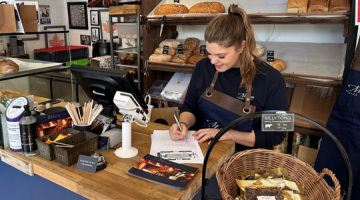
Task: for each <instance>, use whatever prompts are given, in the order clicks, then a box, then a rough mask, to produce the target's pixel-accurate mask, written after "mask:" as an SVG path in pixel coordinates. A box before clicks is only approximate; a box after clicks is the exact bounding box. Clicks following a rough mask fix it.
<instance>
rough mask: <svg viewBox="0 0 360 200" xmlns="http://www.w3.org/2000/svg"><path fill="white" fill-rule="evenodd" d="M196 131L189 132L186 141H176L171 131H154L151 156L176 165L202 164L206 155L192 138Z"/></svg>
mask: <svg viewBox="0 0 360 200" xmlns="http://www.w3.org/2000/svg"><path fill="white" fill-rule="evenodd" d="M193 133H195V131H189V132H188V133H187V135H186V138H185V139H184V140H177V141H174V140H172V139H171V138H170V135H169V131H154V133H153V134H152V135H151V149H150V154H151V155H153V156H156V157H159V158H161V159H164V160H170V161H172V162H176V163H195V164H202V163H203V162H204V155H203V153H202V151H201V148H200V146H199V143H198V141H196V140H194V138H193V137H192V136H191V135H192V134H193Z"/></svg>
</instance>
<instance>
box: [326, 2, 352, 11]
mask: <svg viewBox="0 0 360 200" xmlns="http://www.w3.org/2000/svg"><path fill="white" fill-rule="evenodd" d="M329 11H347V12H349V11H350V0H332V1H330V5H329Z"/></svg>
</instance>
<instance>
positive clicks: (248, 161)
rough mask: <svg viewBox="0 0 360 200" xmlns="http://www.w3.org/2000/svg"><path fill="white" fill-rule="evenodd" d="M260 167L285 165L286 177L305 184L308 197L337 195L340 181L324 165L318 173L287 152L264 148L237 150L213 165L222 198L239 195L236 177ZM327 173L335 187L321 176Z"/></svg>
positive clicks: (321, 198)
mask: <svg viewBox="0 0 360 200" xmlns="http://www.w3.org/2000/svg"><path fill="white" fill-rule="evenodd" d="M260 168H267V169H273V168H286V169H287V171H288V175H289V180H290V181H293V182H296V183H299V184H301V185H303V186H304V187H305V196H307V198H308V200H312V199H313V200H315V199H316V200H330V199H331V200H338V199H340V183H339V181H338V180H337V178H336V177H335V175H334V174H333V173H332V172H331V171H330V170H328V169H324V170H323V171H322V172H321V173H320V174H318V173H317V172H316V171H315V170H314V169H313V168H312V167H311V166H310V165H308V164H307V163H304V162H302V161H301V160H299V159H297V158H295V157H293V156H291V155H288V154H283V153H279V152H275V151H271V150H266V149H254V150H246V151H241V152H238V153H236V154H234V155H233V156H231V157H230V159H229V160H228V162H227V163H225V164H224V165H223V166H222V167H221V168H220V167H218V168H217V169H216V179H217V181H218V184H219V188H220V192H221V195H222V197H223V199H226V200H233V199H234V198H235V197H237V196H240V188H239V186H238V185H237V184H236V179H241V173H242V172H245V171H247V170H254V169H260ZM324 175H329V176H330V177H331V179H332V181H333V182H334V185H335V187H334V188H332V187H330V186H329V185H328V184H327V183H326V181H325V180H324V179H323V176H324Z"/></svg>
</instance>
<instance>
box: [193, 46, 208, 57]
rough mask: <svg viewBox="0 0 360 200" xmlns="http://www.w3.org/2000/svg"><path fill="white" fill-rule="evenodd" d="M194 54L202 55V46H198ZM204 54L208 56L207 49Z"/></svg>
mask: <svg viewBox="0 0 360 200" xmlns="http://www.w3.org/2000/svg"><path fill="white" fill-rule="evenodd" d="M193 55H194V56H195V55H200V47H198V48H196V49H195V50H194V53H193ZM204 56H208V53H207V51H205V54H204Z"/></svg>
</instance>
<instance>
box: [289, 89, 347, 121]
mask: <svg viewBox="0 0 360 200" xmlns="http://www.w3.org/2000/svg"><path fill="white" fill-rule="evenodd" d="M340 89H341V88H340V87H321V86H314V85H303V84H296V85H295V88H294V91H293V95H292V98H291V104H290V111H291V112H295V113H298V114H302V115H304V116H306V117H310V118H312V119H314V120H315V121H317V122H319V123H320V124H322V125H326V122H327V120H328V118H329V116H330V113H331V111H332V108H333V106H334V104H335V102H336V99H337V97H338V95H339V92H340Z"/></svg>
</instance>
